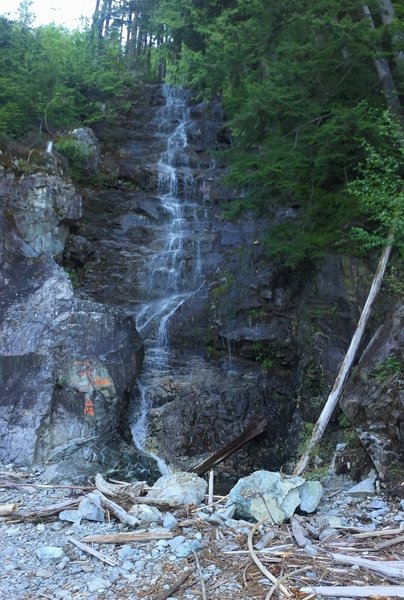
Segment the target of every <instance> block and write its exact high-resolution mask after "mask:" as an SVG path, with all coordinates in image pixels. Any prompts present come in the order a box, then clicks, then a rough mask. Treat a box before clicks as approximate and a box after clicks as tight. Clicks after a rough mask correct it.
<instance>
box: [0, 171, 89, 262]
mask: <svg viewBox="0 0 404 600" xmlns="http://www.w3.org/2000/svg"><path fill="white" fill-rule="evenodd" d="M0 195H1V196H2V197H3V198H4V199H5V201H6V217H9V218H10V217H12V220H13V222H14V225H15V228H16V231H17V232H18V237H19V238H20V241H19V249H20V251H21V252H22V254H23V255H24V256H30V257H35V256H39V255H40V254H42V253H50V254H52V255H58V254H62V252H63V250H64V244H65V241H66V238H67V235H68V233H69V226H70V225H71V224H72V223H73V222H74V221H76V220H77V219H79V218H80V217H81V215H82V199H81V195H80V194H79V193H78V192H77V190H76V189H75V188H74V187H73V185H72V184H70V183H69V182H67V181H64V180H63V179H61V178H60V177H58V176H56V175H48V174H44V173H33V174H30V175H26V176H23V177H20V178H17V177H16V176H15V175H13V174H11V173H6V172H3V173H1V172H0Z"/></svg>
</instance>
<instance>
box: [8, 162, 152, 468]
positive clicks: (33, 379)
mask: <svg viewBox="0 0 404 600" xmlns="http://www.w3.org/2000/svg"><path fill="white" fill-rule="evenodd" d="M1 186H2V189H3V192H5V193H4V195H3V196H2V197H3V205H2V207H1V208H2V210H1V224H2V226H3V228H2V231H3V237H2V245H1V247H0V251H1V258H2V261H3V268H2V273H1V275H2V283H3V285H2V287H1V290H0V333H1V336H0V380H1V394H0V425H1V426H0V460H4V461H6V462H9V461H12V462H15V463H16V464H25V465H33V464H41V465H50V467H49V471H48V478H54V479H60V478H65V477H69V476H71V477H74V478H75V479H77V478H78V477H82V478H87V477H88V475H89V474H92V473H95V472H97V471H98V470H99V469H100V468H103V470H107V471H108V470H110V471H111V472H115V473H121V474H124V473H125V474H128V473H131V474H132V475H135V476H141V475H143V474H144V470H145V465H146V466H147V469H146V470H147V475H150V473H151V472H153V465H152V464H148V461H147V459H146V460H145V461H143V462H142V459H141V457H140V455H139V453H138V452H137V451H136V450H135V449H134V448H133V446H132V444H131V440H130V433H129V428H128V424H127V418H126V417H127V413H128V411H129V393H130V390H131V388H132V386H133V384H134V381H135V378H136V376H137V374H138V372H139V370H140V367H141V364H142V360H143V346H142V341H141V339H140V337H139V335H138V333H137V331H136V329H135V326H134V322H133V319H132V318H131V317H129V316H126V315H125V314H124V313H123V312H122V311H121V310H119V309H113V308H110V307H107V306H102V305H100V304H96V303H95V302H93V301H89V300H85V299H79V298H76V297H75V295H74V290H73V287H72V284H71V282H70V279H69V277H68V275H67V273H66V272H65V271H64V270H63V269H62V268H61V267H60V266H58V265H57V264H56V262H55V260H54V258H53V257H52V254H59V253H60V251H61V249H62V248H63V240H64V238H65V236H66V233H67V230H66V228H67V226H68V223H70V222H72V221H73V220H74V219H77V218H78V217H80V215H81V198H80V195H79V194H78V193H77V192H76V190H75V189H74V187H73V186H72V185H71V184H69V183H65V182H63V181H62V180H60V179H59V178H58V177H56V176H52V175H51V176H49V175H47V174H34V175H31V176H27V177H24V178H21V179H18V178H16V177H15V176H13V175H11V174H8V175H7V174H4V173H3V177H2V179H1ZM125 438H126V440H127V441H125Z"/></svg>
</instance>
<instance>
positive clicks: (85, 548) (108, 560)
mask: <svg viewBox="0 0 404 600" xmlns="http://www.w3.org/2000/svg"><path fill="white" fill-rule="evenodd" d="M67 539H68V540H69V542H71V543H72V544H74V545H75V546H77V548H80V550H82V551H83V552H87V554H91V556H95V558H98V560H100V561H101V562H103V563H105V564H107V565H110V566H111V567H117V566H118V565H119V563H118V561H116V560H115V559H114V558H109V556H105V554H101V552H98V550H95V549H94V548H92V547H91V546H89V545H88V544H85V543H84V542H79V540H76V539H75V538H74V537H71V536H69V537H68V538H67Z"/></svg>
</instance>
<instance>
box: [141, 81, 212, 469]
mask: <svg viewBox="0 0 404 600" xmlns="http://www.w3.org/2000/svg"><path fill="white" fill-rule="evenodd" d="M163 95H164V98H165V104H164V105H163V106H162V107H161V108H160V109H159V110H158V112H157V116H156V121H157V123H156V124H157V127H158V130H159V132H160V135H161V136H162V137H164V138H166V149H165V150H164V151H163V152H162V154H161V156H160V159H159V161H158V163H157V171H158V199H159V201H160V203H161V208H162V209H163V212H164V215H165V219H164V222H163V223H162V224H160V225H158V226H157V228H158V230H157V232H156V240H155V244H154V245H153V246H152V247H151V248H150V249H149V251H148V253H147V254H146V257H145V260H144V274H143V275H144V277H143V281H144V285H143V293H144V301H143V303H142V304H141V305H140V306H139V309H138V312H137V314H136V327H137V329H138V331H139V333H140V334H141V336H142V337H143V340H144V345H145V361H144V365H143V371H142V374H141V377H140V379H139V381H138V386H137V394H138V397H137V401H136V402H134V404H135V409H134V414H133V421H132V427H131V431H132V436H133V441H134V443H135V445H136V447H137V448H139V449H140V450H142V451H143V452H145V453H146V454H148V455H150V456H152V457H153V458H154V459H155V460H156V462H157V465H158V467H159V469H160V471H161V473H162V474H163V475H166V474H169V473H170V472H171V470H170V467H169V466H168V465H167V464H166V463H165V461H164V460H163V459H162V458H160V457H158V456H156V455H155V454H153V453H152V452H149V451H147V449H146V448H145V445H146V437H147V427H148V413H149V410H150V408H151V406H152V400H151V396H152V394H153V389H155V388H156V387H157V386H158V385H159V381H160V380H161V379H162V378H163V377H165V376H167V375H168V374H169V372H170V366H169V358H170V347H169V340H168V335H167V326H168V323H169V321H170V318H171V317H172V316H173V315H174V314H175V312H176V311H177V310H178V308H179V307H180V306H181V304H182V303H183V302H184V301H185V300H186V299H187V298H189V297H190V296H191V295H192V294H193V293H195V291H196V290H197V289H198V287H199V286H200V284H201V279H202V277H201V259H200V248H199V243H198V241H197V240H196V239H195V236H194V235H193V233H194V228H195V224H196V223H197V222H198V219H199V205H198V203H197V201H196V197H197V189H196V183H195V180H194V176H193V170H192V168H191V167H190V166H189V160H188V156H187V153H186V148H187V134H186V126H187V123H188V122H189V120H190V114H189V113H190V110H189V107H188V106H187V96H188V95H189V92H187V91H186V90H184V89H182V88H181V87H176V86H170V85H163Z"/></svg>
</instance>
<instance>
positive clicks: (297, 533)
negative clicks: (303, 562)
mask: <svg viewBox="0 0 404 600" xmlns="http://www.w3.org/2000/svg"><path fill="white" fill-rule="evenodd" d="M290 523H291V525H292V535H293V537H294V538H295V540H296V543H297V545H298V546H299V548H304V547H305V546H307V544H311V541H310V540H309V539H308V538H307V537H306V536H305V535H304V529H303V527H302V526H301V525H300V523H299V521H298V520H297V519H295V517H292V518H291V519H290Z"/></svg>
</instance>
